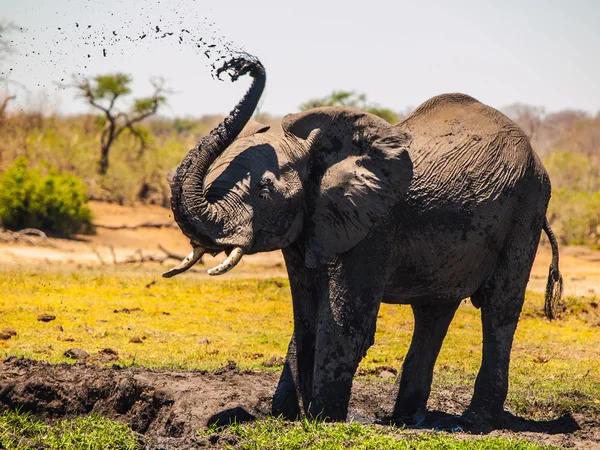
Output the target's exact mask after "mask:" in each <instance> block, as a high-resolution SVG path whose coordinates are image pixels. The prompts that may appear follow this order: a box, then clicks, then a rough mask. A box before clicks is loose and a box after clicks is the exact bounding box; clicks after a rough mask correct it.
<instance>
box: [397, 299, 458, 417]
mask: <svg viewBox="0 0 600 450" xmlns="http://www.w3.org/2000/svg"><path fill="white" fill-rule="evenodd" d="M459 305H460V302H454V303H446V304H442V305H435V306H434V305H413V307H412V309H413V314H414V317H415V328H414V331H413V337H412V342H411V344H410V349H409V350H408V354H407V355H406V359H405V360H404V364H403V366H402V376H401V378H400V389H399V392H398V397H397V399H396V404H395V406H394V413H393V417H394V418H395V419H401V420H402V421H405V422H406V421H412V420H413V418H414V416H415V415H417V414H422V413H424V412H425V409H426V405H427V400H428V399H429V393H430V392H431V381H432V379H433V366H434V365H435V361H436V359H437V357H438V354H439V352H440V349H441V348H442V342H443V340H444V337H445V336H446V332H447V331H448V326H449V325H450V322H451V321H452V318H453V317H454V313H455V312H456V309H457V308H458V306H459Z"/></svg>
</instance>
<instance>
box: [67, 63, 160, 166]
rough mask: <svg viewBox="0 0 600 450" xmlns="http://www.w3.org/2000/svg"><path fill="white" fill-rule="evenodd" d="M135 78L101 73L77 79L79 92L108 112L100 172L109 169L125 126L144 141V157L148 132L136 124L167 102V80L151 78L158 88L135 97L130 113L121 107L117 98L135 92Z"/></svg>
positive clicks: (101, 141) (142, 144)
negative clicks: (111, 154) (145, 95)
mask: <svg viewBox="0 0 600 450" xmlns="http://www.w3.org/2000/svg"><path fill="white" fill-rule="evenodd" d="M131 81H132V80H131V76H129V75H126V74H123V73H114V74H108V75H97V76H95V77H94V78H92V79H91V80H89V79H87V78H84V79H82V80H79V81H76V84H75V87H76V88H77V89H79V95H80V96H81V97H82V98H84V99H85V100H86V101H87V102H88V103H89V104H90V105H91V106H93V107H94V108H97V109H99V110H101V111H103V112H104V115H105V116H106V125H105V126H104V129H103V130H102V135H101V136H100V160H99V162H98V173H99V174H100V175H105V174H106V172H107V171H108V167H109V153H110V149H111V146H112V145H113V144H114V143H115V141H116V140H117V139H118V138H119V136H121V134H122V133H123V131H125V130H129V131H130V132H131V134H132V135H133V136H135V137H136V138H137V139H138V141H139V143H140V149H139V152H138V158H139V157H141V155H142V154H143V152H144V150H145V148H146V145H147V136H146V134H145V133H144V132H143V131H142V130H141V129H140V128H139V127H136V126H135V125H136V124H137V123H139V122H141V121H142V120H144V119H146V118H147V117H150V116H151V115H153V114H156V112H157V111H158V108H159V107H160V106H161V105H163V104H164V103H166V97H165V95H164V94H166V93H168V91H167V90H166V89H165V88H164V80H160V79H159V80H153V81H151V83H152V86H153V87H154V92H153V93H152V95H151V96H150V97H143V98H137V99H134V100H133V104H132V106H131V108H130V110H129V112H127V113H125V112H122V111H117V110H116V104H117V100H118V99H120V98H122V97H124V96H126V95H128V94H130V93H131V88H130V87H129V85H130V84H131Z"/></svg>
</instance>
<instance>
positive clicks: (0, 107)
mask: <svg viewBox="0 0 600 450" xmlns="http://www.w3.org/2000/svg"><path fill="white" fill-rule="evenodd" d="M16 29H17V27H16V25H15V24H13V23H10V22H9V23H0V61H2V60H3V59H4V58H5V57H6V55H9V54H10V53H13V49H12V48H11V47H10V41H9V40H8V38H7V35H8V34H9V33H11V32H12V31H14V30H16ZM0 81H3V82H5V83H6V84H8V83H9V82H10V83H14V84H19V83H16V82H13V81H12V80H9V79H8V77H6V76H5V74H4V71H0ZM15 98H17V96H16V95H10V94H8V93H7V94H5V95H4V97H3V98H2V99H1V100H0V122H2V120H3V119H4V116H5V114H6V108H7V106H8V103H9V102H10V101H11V100H14V99H15Z"/></svg>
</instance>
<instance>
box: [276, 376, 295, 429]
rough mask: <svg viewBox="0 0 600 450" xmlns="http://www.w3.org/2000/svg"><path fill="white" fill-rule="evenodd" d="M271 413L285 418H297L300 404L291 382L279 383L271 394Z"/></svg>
mask: <svg viewBox="0 0 600 450" xmlns="http://www.w3.org/2000/svg"><path fill="white" fill-rule="evenodd" d="M271 414H273V415H274V416H275V417H282V418H284V419H286V420H297V419H298V418H299V417H300V405H299V404H298V398H297V397H296V389H295V388H294V385H293V384H290V383H279V385H278V386H277V390H276V391H275V394H274V395H273V403H272V406H271Z"/></svg>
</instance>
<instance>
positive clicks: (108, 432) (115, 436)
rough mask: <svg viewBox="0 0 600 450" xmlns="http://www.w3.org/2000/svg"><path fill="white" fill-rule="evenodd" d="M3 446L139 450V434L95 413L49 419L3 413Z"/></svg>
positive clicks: (22, 449)
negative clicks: (51, 421) (49, 420)
mask: <svg viewBox="0 0 600 450" xmlns="http://www.w3.org/2000/svg"><path fill="white" fill-rule="evenodd" d="M0 448H5V449H13V450H28V449H32V450H33V449H39V448H45V449H53V450H54V449H56V450H81V449H86V450H95V449H98V450H105V449H111V450H136V449H141V448H142V445H141V441H140V439H139V437H138V436H137V435H136V434H135V433H134V432H133V431H131V428H129V427H128V426H127V425H123V424H120V423H117V422H114V421H112V420H109V419H106V418H103V417H100V416H98V415H97V414H92V415H89V416H81V417H77V418H75V419H70V420H60V421H57V422H54V423H46V422H44V421H41V420H38V419H36V418H34V417H33V416H31V415H30V414H27V413H19V412H15V411H5V412H3V413H2V414H0Z"/></svg>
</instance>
